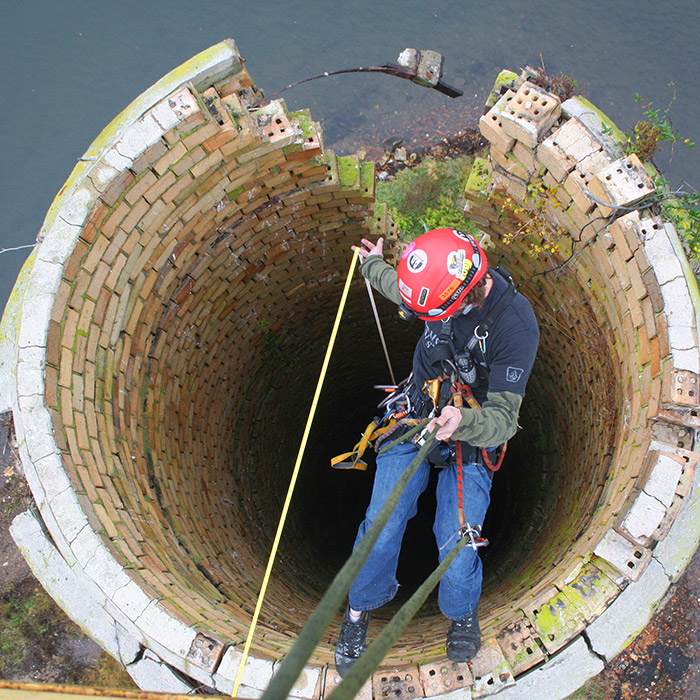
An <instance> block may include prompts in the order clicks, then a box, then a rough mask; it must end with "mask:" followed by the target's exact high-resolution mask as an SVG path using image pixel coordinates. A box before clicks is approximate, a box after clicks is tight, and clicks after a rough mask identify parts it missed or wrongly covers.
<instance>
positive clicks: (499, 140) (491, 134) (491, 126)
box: [479, 90, 515, 153]
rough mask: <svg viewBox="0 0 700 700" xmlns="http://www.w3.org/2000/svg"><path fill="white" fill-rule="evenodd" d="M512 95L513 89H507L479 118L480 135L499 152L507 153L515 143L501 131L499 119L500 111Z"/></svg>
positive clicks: (501, 125)
mask: <svg viewBox="0 0 700 700" xmlns="http://www.w3.org/2000/svg"><path fill="white" fill-rule="evenodd" d="M514 96H515V92H513V90H507V91H506V92H505V94H503V95H501V97H500V98H499V100H498V102H496V104H495V105H494V106H493V107H491V109H490V110H489V111H488V112H486V114H484V115H483V116H482V117H481V118H480V119H479V131H481V135H482V136H483V137H484V138H485V139H486V140H487V141H488V142H489V143H490V144H491V145H492V146H493V147H494V148H495V149H497V150H499V151H501V153H508V151H510V149H511V148H512V147H513V144H514V143H515V139H514V138H513V137H512V136H509V135H508V134H506V132H505V131H503V123H502V120H501V113H502V112H503V110H504V109H506V107H507V106H508V103H509V102H510V101H511V100H512V99H513V97H514Z"/></svg>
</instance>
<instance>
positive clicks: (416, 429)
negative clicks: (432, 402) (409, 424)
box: [377, 418, 430, 455]
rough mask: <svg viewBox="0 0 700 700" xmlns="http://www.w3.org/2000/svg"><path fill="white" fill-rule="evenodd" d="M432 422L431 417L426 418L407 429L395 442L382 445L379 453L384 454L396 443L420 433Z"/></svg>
mask: <svg viewBox="0 0 700 700" xmlns="http://www.w3.org/2000/svg"><path fill="white" fill-rule="evenodd" d="M429 422H430V418H424V419H423V420H422V421H421V422H420V423H418V425H416V426H414V427H413V428H411V429H410V430H407V431H406V432H405V433H403V434H402V435H401V436H399V437H397V438H396V440H394V441H393V442H390V443H389V444H388V445H385V446H384V447H382V449H381V450H379V452H378V453H377V454H380V455H381V454H384V452H386V451H387V450H390V449H391V448H392V447H394V445H398V444H400V443H402V442H406V440H408V438H410V437H413V436H414V435H415V434H416V433H419V432H420V431H421V430H422V429H423V428H425V426H426V425H428V423H429Z"/></svg>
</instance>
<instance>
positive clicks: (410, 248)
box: [401, 241, 416, 258]
mask: <svg viewBox="0 0 700 700" xmlns="http://www.w3.org/2000/svg"><path fill="white" fill-rule="evenodd" d="M415 247H416V242H415V241H412V242H411V243H410V244H409V246H408V248H406V250H404V252H403V253H402V254H401V257H402V258H407V257H408V256H409V255H410V254H411V253H412V251H413V249H414V248H415Z"/></svg>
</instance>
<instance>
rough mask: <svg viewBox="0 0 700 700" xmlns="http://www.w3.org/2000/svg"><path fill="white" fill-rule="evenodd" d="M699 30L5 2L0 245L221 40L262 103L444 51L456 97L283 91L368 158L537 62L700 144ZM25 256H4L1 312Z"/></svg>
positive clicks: (432, 130)
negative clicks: (143, 105) (233, 46)
mask: <svg viewBox="0 0 700 700" xmlns="http://www.w3.org/2000/svg"><path fill="white" fill-rule="evenodd" d="M698 26H700V2H698V1H697V0H683V1H678V0H674V1H673V2H664V3H660V2H657V1H654V0H637V1H636V2H609V1H608V2H598V1H589V2H585V3H584V2H566V1H565V0H558V1H557V2H554V1H549V0H541V1H540V2H517V1H515V0H509V1H508V2H498V1H497V0H494V1H492V2H479V3H477V2H470V1H467V0H461V1H459V2H457V1H453V2H433V3H425V2H417V1H416V0H401V1H399V0H394V1H390V2H376V1H372V2H370V1H369V0H354V1H353V0H348V1H346V2H342V3H341V2H330V0H326V1H325V2H321V1H320V0H304V1H296V2H294V1H290V0H286V1H285V2H279V0H275V1H274V2H261V1H259V2H245V3H243V2H233V1H232V0H202V1H200V2H182V1H181V0H168V1H166V0H139V1H138V2H136V1H134V0H121V1H119V2H110V3H107V2H104V1H99V0H70V2H68V1H49V0H43V1H40V0H24V1H23V2H20V3H9V2H8V1H7V0H4V2H3V3H2V20H1V21H0V46H2V52H1V55H2V68H1V69H0V85H1V86H2V96H3V109H2V117H0V119H1V120H2V129H1V130H0V134H2V146H1V150H0V153H1V156H0V157H1V158H2V164H1V168H0V197H1V200H0V248H6V247H10V246H17V245H22V244H27V243H31V242H32V241H33V240H34V238H35V236H36V233H37V232H38V230H39V228H40V226H41V223H42V221H43V218H44V215H45V213H46V210H47V209H48V207H49V205H50V203H51V201H52V199H53V197H54V196H55V194H56V193H57V192H58V190H59V189H60V187H61V185H62V184H63V182H64V181H65V179H66V177H67V176H68V174H69V173H70V171H71V169H72V168H73V165H74V164H75V162H76V159H77V158H79V157H80V155H81V154H82V153H83V152H84V151H85V149H86V148H87V146H88V145H89V144H90V142H91V141H92V140H93V139H94V137H95V136H97V134H98V133H99V132H100V131H101V130H102V128H103V127H104V126H105V125H106V124H107V123H108V122H109V121H111V119H112V118H113V117H114V116H116V115H117V114H118V113H119V112H120V111H121V110H122V108H124V107H125V106H126V105H127V104H128V103H129V102H130V101H131V100H132V99H133V98H135V97H136V96H137V95H138V94H140V93H141V92H142V91H143V90H145V89H146V88H148V87H149V86H150V85H152V84H153V83H154V82H155V81H156V80H157V79H158V78H160V77H161V76H162V75H163V74H165V73H166V72H168V71H169V70H171V69H172V68H174V67H175V66H177V65H179V64H180V63H182V62H183V61H185V60H187V59H188V58H190V57H191V56H192V55H194V54H195V53H197V52H199V51H201V50H202V49H205V48H207V47H209V46H211V45H212V44H215V43H216V42H218V41H220V40H222V39H224V38H227V37H232V38H234V39H235V40H236V42H237V44H238V47H239V49H240V51H241V53H242V55H243V56H244V57H245V58H246V59H247V65H248V68H249V70H250V72H251V74H252V75H253V77H254V79H255V80H256V81H257V83H258V84H259V85H260V86H262V87H263V88H264V89H265V90H266V91H267V92H268V93H269V92H272V91H274V90H276V89H278V88H279V87H282V86H284V85H286V84H287V83H290V82H293V81H295V80H299V79H301V78H304V77H307V76H310V75H314V74H317V73H321V72H323V71H326V70H335V69H339V68H347V67H354V66H358V65H364V66H367V65H377V64H381V63H384V62H387V61H395V59H396V56H397V55H398V53H399V52H400V51H401V50H402V49H403V48H405V47H407V46H412V47H416V48H424V49H425V48H430V49H434V50H437V51H440V52H441V53H442V54H443V55H444V56H445V73H444V79H445V81H446V82H448V83H451V84H453V85H455V86H456V87H458V88H460V89H462V90H464V93H465V96H464V97H463V98H461V99H458V100H449V99H448V98H445V97H443V96H442V95H439V94H438V93H436V92H434V91H430V90H425V89H422V88H418V87H417V86H414V85H412V84H410V83H408V82H406V81H402V80H398V79H396V78H389V77H387V76H383V75H360V76H357V75H349V76H339V77H333V78H327V79H323V80H319V81H316V82H313V83H310V84H308V85H305V86H302V87H298V88H294V89H293V90H291V91H289V92H288V93H286V95H285V96H286V99H287V101H288V103H289V104H290V106H291V107H293V108H298V107H310V108H311V110H312V113H313V115H314V118H315V119H317V120H320V121H321V122H322V124H323V127H324V133H325V138H326V144H327V145H328V146H330V147H332V148H335V149H336V150H337V151H338V152H350V151H354V150H355V149H357V148H364V149H367V150H368V151H369V153H370V155H371V154H372V153H373V152H375V151H376V149H377V148H379V147H380V144H381V141H382V140H383V139H384V138H386V137H387V136H390V135H399V136H403V137H405V138H406V139H407V141H409V142H410V143H412V144H415V143H416V142H419V141H424V142H428V143H429V142H432V141H435V140H437V139H439V138H440V137H441V136H443V135H445V134H446V133H449V132H450V131H454V130H456V129H458V128H459V126H460V124H462V123H464V121H465V120H472V121H473V120H474V118H475V115H477V114H478V113H479V112H480V110H481V106H482V104H483V101H484V98H485V95H486V94H487V92H488V90H489V89H490V87H491V85H492V83H493V80H494V78H495V76H496V74H497V73H498V71H499V70H500V69H501V68H510V69H517V68H518V67H520V66H523V65H525V64H531V65H540V62H541V61H544V64H545V66H546V68H547V70H548V72H550V73H554V74H559V73H560V72H563V73H566V74H570V75H571V76H573V77H575V78H576V79H577V80H578V82H579V85H580V86H582V87H583V88H584V94H585V95H586V96H587V97H589V99H591V100H592V101H593V102H594V103H595V104H596V105H598V107H600V108H601V109H602V110H604V111H605V112H607V114H608V115H609V116H610V117H611V118H612V119H613V120H615V122H616V123H617V124H618V125H619V126H620V127H621V128H623V129H625V130H631V128H632V127H633V125H634V123H635V122H636V120H637V119H638V118H639V117H640V111H639V108H638V106H637V104H636V103H635V100H634V94H635V93H640V94H641V95H642V96H643V97H644V98H646V99H653V100H654V101H655V103H656V104H657V105H658V106H663V107H665V106H666V105H667V104H668V102H669V100H670V99H671V96H672V91H671V89H670V88H669V87H668V83H669V82H671V81H673V82H674V83H675V85H676V90H677V99H676V102H675V104H674V105H673V108H672V111H671V116H672V120H673V124H674V126H675V127H676V128H677V129H678V130H679V131H680V132H681V134H682V135H683V136H687V137H689V138H691V139H693V140H695V141H698V142H699V143H700V93H699V92H698V77H697V70H698V65H700V42H698V39H697V28H698ZM699 149H700V146H699ZM698 153H700V150H698ZM668 161H669V159H668V149H666V153H665V154H664V155H663V156H662V157H661V158H659V159H658V164H659V165H660V166H662V167H663V168H664V170H665V172H666V174H667V177H668V178H669V179H670V180H671V181H672V182H673V183H674V184H680V183H681V182H683V181H687V182H688V183H689V184H690V185H691V186H695V187H700V165H699V164H698V160H697V157H696V152H695V151H693V150H687V149H683V148H677V149H676V152H675V155H674V157H673V160H672V162H671V163H670V164H669V162H668ZM27 253H28V251H27V250H22V251H19V252H9V253H5V254H2V255H0V308H2V307H4V304H5V301H6V299H7V296H8V294H9V292H10V290H11V288H12V285H13V283H14V280H15V277H16V275H17V272H18V270H19V268H20V266H21V264H22V262H23V261H24V259H25V258H26V254H27Z"/></svg>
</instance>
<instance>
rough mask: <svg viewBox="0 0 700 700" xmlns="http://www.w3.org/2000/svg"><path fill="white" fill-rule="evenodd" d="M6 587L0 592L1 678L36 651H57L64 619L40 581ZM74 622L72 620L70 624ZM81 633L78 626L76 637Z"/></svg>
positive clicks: (25, 661)
mask: <svg viewBox="0 0 700 700" xmlns="http://www.w3.org/2000/svg"><path fill="white" fill-rule="evenodd" d="M26 588H27V587H26V586H23V587H18V586H7V587H6V588H5V589H3V591H2V592H0V678H9V677H11V675H12V673H13V672H14V671H17V670H18V669H21V668H22V667H23V666H25V665H26V664H27V662H28V661H29V660H30V659H31V658H32V656H35V655H36V654H37V646H39V647H40V648H41V651H42V652H44V653H45V654H46V655H47V656H49V657H50V656H51V655H52V654H53V652H54V646H55V640H56V639H57V638H58V636H59V634H63V631H64V625H65V621H64V619H63V615H62V614H61V615H57V614H56V612H57V608H56V603H54V601H53V600H52V599H51V597H50V596H49V595H48V593H46V591H44V589H43V588H42V587H41V586H39V585H38V584H32V586H31V588H32V590H30V591H28V590H26ZM69 624H71V625H72V623H69ZM80 634H81V632H80V630H79V629H78V627H75V635H73V636H75V637H78V636H80Z"/></svg>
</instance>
